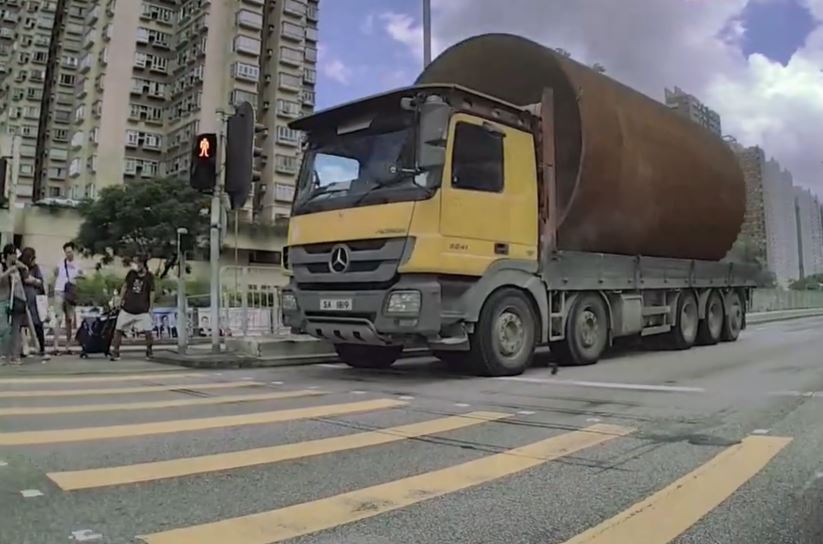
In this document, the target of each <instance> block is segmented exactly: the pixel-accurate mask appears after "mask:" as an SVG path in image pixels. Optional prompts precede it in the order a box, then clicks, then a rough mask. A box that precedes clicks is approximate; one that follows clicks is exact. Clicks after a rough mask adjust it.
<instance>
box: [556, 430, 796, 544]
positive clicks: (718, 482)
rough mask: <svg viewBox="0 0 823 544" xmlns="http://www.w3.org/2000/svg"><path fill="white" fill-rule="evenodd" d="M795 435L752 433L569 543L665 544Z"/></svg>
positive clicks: (714, 506) (713, 505)
mask: <svg viewBox="0 0 823 544" xmlns="http://www.w3.org/2000/svg"><path fill="white" fill-rule="evenodd" d="M791 441H792V439H791V438H779V437H765V436H751V437H748V438H746V439H744V440H743V441H742V442H741V443H740V444H737V445H734V446H732V447H730V448H727V449H725V450H723V451H722V452H720V453H719V454H718V455H717V456H716V457H714V458H713V459H712V460H710V461H709V462H708V463H706V464H704V465H702V466H700V467H699V468H697V469H696V470H694V471H692V472H690V473H689V474H687V475H686V476H684V477H682V478H680V479H679V480H677V481H675V482H674V483H672V484H671V485H669V486H667V487H665V488H663V489H661V490H660V491H658V492H657V493H655V494H654V495H651V496H650V497H648V498H647V499H645V500H643V501H640V502H639V503H637V504H635V505H634V506H632V507H631V508H629V509H628V510H625V511H623V512H622V513H620V514H618V515H616V516H614V517H613V518H611V519H609V520H606V521H605V522H603V523H601V524H600V525H597V526H596V527H593V528H591V529H589V530H588V531H585V532H583V533H581V534H579V535H577V536H576V537H574V538H572V539H571V540H568V541H567V542H566V543H565V544H637V543H639V542H642V543H643V544H665V543H667V542H671V541H672V540H674V539H675V538H677V537H678V536H679V535H681V534H682V533H683V532H685V531H686V530H687V529H689V527H691V526H692V525H694V524H695V523H697V521H698V520H700V518H702V517H703V516H705V515H706V514H708V513H709V512H711V511H712V510H713V509H715V508H716V507H717V506H718V505H720V503H722V502H723V501H724V500H726V499H727V498H728V497H730V496H731V495H732V493H734V492H735V491H737V489H738V488H740V486H742V485H743V484H745V483H746V482H747V481H748V480H749V479H750V478H751V477H752V476H754V475H755V474H757V473H758V472H760V471H761V470H762V469H763V467H765V466H766V464H767V463H768V462H769V461H771V460H772V458H773V457H774V456H775V455H777V454H778V453H779V452H780V450H782V449H783V448H784V447H786V445H787V444H789V442H791Z"/></svg>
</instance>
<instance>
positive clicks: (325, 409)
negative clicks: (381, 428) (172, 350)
mask: <svg viewBox="0 0 823 544" xmlns="http://www.w3.org/2000/svg"><path fill="white" fill-rule="evenodd" d="M406 404H407V403H405V402H402V401H399V400H394V399H376V400H368V401H363V402H349V403H346V404H328V405H323V406H311V407H308V408H294V409H290V410H276V411H273V412H255V413H251V414H240V415H235V416H222V417H205V418H197V419H179V420H172V421H157V422H152V423H136V424H131V425H112V426H108V427H82V428H78V429H60V430H53V431H19V432H10V433H0V446H19V445H23V444H57V443H60V442H80V441H83V440H100V439H104V438H125V437H134V436H146V435H155V434H170V433H179V432H184V431H202V430H206V429H219V428H221V427H238V426H242V425H261V424H264V423H280V422H283V421H293V420H298V419H309V418H313V417H329V416H336V415H343V414H353V413H357V412H368V411H371V410H382V409H385V408H396V407H398V406H405V405H406Z"/></svg>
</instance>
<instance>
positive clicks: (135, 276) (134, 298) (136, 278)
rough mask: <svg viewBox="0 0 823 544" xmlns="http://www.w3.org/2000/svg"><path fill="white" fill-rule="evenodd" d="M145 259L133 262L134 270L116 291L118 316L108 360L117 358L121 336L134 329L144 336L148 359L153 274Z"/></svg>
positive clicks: (149, 355)
mask: <svg viewBox="0 0 823 544" xmlns="http://www.w3.org/2000/svg"><path fill="white" fill-rule="evenodd" d="M147 261H148V259H147V258H146V257H142V256H141V257H138V258H137V259H135V263H136V265H137V269H136V270H129V273H128V274H126V281H125V282H123V287H122V288H121V289H120V301H121V307H120V313H119V314H118V315H117V324H116V325H115V332H114V340H113V342H112V348H111V350H110V353H111V360H112V361H117V360H118V359H120V343H121V342H122V341H123V334H124V333H125V332H126V331H128V330H129V329H131V328H135V329H137V330H138V331H139V332H142V333H143V334H144V335H145V336H146V358H147V359H151V356H152V329H153V323H152V319H151V309H152V304H153V303H154V292H155V291H154V275H153V274H152V273H151V272H149V269H148V266H147Z"/></svg>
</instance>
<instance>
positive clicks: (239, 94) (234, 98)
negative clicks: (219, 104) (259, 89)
mask: <svg viewBox="0 0 823 544" xmlns="http://www.w3.org/2000/svg"><path fill="white" fill-rule="evenodd" d="M243 102H248V103H249V104H256V103H257V95H256V94H254V93H250V92H248V91H243V90H241V89H235V90H233V91H232V92H231V103H232V104H234V105H235V106H236V105H239V104H242V103H243Z"/></svg>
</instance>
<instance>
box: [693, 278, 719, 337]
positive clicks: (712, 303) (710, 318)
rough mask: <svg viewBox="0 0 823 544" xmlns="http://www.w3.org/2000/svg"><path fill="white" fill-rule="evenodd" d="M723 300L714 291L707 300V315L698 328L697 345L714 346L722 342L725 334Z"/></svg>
mask: <svg viewBox="0 0 823 544" xmlns="http://www.w3.org/2000/svg"><path fill="white" fill-rule="evenodd" d="M723 321H724V315H723V299H722V298H720V294H719V293H718V292H717V291H712V292H711V294H710V295H709V298H708V300H706V315H705V316H704V317H703V319H701V320H700V325H699V326H698V327H697V343H698V344H700V345H701V346H713V345H715V344H716V343H718V342H719V341H720V335H721V334H722V333H723Z"/></svg>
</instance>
